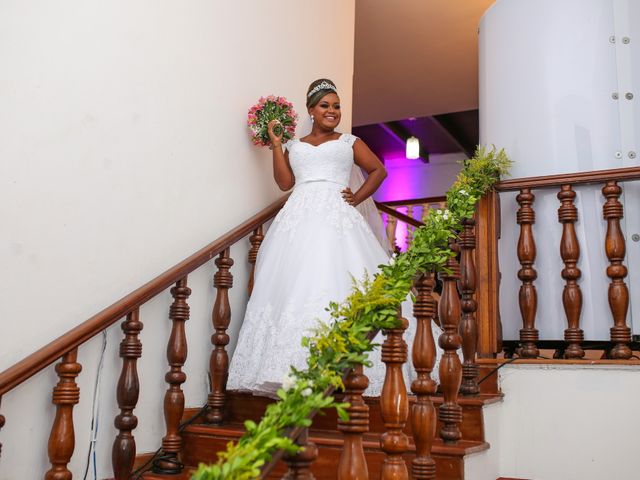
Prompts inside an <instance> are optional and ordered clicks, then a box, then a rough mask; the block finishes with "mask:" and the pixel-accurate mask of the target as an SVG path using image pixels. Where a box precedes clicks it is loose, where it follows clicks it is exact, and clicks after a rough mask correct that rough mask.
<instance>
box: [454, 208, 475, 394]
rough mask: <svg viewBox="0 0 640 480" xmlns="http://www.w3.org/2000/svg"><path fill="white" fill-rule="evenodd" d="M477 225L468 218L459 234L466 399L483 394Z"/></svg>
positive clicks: (463, 369)
mask: <svg viewBox="0 0 640 480" xmlns="http://www.w3.org/2000/svg"><path fill="white" fill-rule="evenodd" d="M475 224H476V221H475V220H474V219H473V218H468V219H465V220H463V221H462V226H463V230H462V232H461V233H460V240H459V241H458V244H459V245H460V251H461V253H460V293H461V296H462V300H461V302H460V307H461V308H462V319H461V321H460V335H461V336H462V356H463V359H464V362H463V364H462V384H461V386H460V393H462V394H463V395H477V394H479V393H480V387H479V385H478V374H479V371H480V368H479V367H478V364H477V363H476V350H477V345H478V325H477V323H476V310H477V309H478V304H477V303H476V300H475V294H476V265H475V261H474V259H473V257H474V255H475V248H476V234H475V231H474V227H475Z"/></svg>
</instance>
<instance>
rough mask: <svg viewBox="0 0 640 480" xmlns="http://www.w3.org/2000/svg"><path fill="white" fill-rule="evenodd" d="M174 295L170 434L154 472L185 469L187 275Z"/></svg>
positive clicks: (167, 405) (167, 395) (169, 348)
mask: <svg viewBox="0 0 640 480" xmlns="http://www.w3.org/2000/svg"><path fill="white" fill-rule="evenodd" d="M171 295H172V296H173V298H174V301H173V304H172V305H171V307H170V309H169V318H170V319H171V322H172V326H171V335H170V337H169V343H168V345H167V360H168V362H169V367H170V368H169V371H168V372H167V374H166V375H165V380H166V381H167V383H168V384H169V388H168V389H167V392H166V393H165V396H164V420H165V424H166V426H167V434H166V435H165V437H164V438H163V439H162V452H163V455H162V456H161V457H160V458H159V459H158V460H157V461H156V462H154V466H153V469H154V472H156V473H167V474H175V473H179V472H180V471H181V470H182V464H181V463H180V460H179V455H180V452H181V450H182V437H181V435H180V431H179V427H180V420H181V419H182V414H183V413H184V392H183V391H182V388H181V385H182V384H183V383H184V382H185V381H186V380H187V375H186V374H185V373H184V372H183V371H182V367H183V365H184V363H185V362H186V360H187V337H186V335H185V330H184V324H185V322H186V321H187V320H189V304H188V303H187V299H188V298H189V295H191V289H190V288H189V287H187V278H186V277H185V278H182V279H181V280H178V283H176V286H175V287H173V288H172V289H171Z"/></svg>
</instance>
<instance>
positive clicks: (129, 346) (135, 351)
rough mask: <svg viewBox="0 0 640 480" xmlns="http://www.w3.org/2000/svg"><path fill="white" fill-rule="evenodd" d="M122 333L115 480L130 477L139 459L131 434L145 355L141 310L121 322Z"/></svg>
mask: <svg viewBox="0 0 640 480" xmlns="http://www.w3.org/2000/svg"><path fill="white" fill-rule="evenodd" d="M122 331H123V332H124V335H125V336H124V339H123V340H122V342H121V343H120V358H122V371H121V372H120V378H119V379H118V390H117V393H116V397H117V399H118V408H120V414H119V415H118V416H117V417H116V418H115V421H114V425H115V427H116V428H117V429H118V435H117V436H116V439H115V441H114V442H113V448H112V450H111V463H112V465H113V475H114V479H115V480H129V479H130V478H131V472H132V470H133V462H134V460H135V458H136V440H135V438H134V436H133V435H132V433H131V432H132V430H133V429H134V428H136V426H137V425H138V418H137V417H136V416H135V415H134V414H133V410H134V409H135V408H136V405H137V403H138V395H139V393H140V382H139V380H138V368H137V363H138V358H140V357H141V356H142V343H141V342H140V339H139V338H138V335H139V334H140V332H141V331H142V322H140V320H139V310H138V309H136V310H134V311H132V312H131V313H129V315H127V319H126V320H125V321H124V322H122Z"/></svg>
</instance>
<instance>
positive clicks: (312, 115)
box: [310, 115, 313, 123]
mask: <svg viewBox="0 0 640 480" xmlns="http://www.w3.org/2000/svg"><path fill="white" fill-rule="evenodd" d="M310 117H311V123H313V115H310Z"/></svg>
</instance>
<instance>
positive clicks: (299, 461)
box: [282, 428, 318, 480]
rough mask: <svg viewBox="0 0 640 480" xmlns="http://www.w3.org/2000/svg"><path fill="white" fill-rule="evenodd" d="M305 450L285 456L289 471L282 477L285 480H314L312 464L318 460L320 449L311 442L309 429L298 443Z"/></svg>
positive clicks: (303, 433) (301, 435)
mask: <svg viewBox="0 0 640 480" xmlns="http://www.w3.org/2000/svg"><path fill="white" fill-rule="evenodd" d="M296 443H297V444H298V445H300V446H301V447H304V450H302V451H301V452H298V453H296V454H295V455H285V457H284V461H285V463H286V464H287V466H288V467H289V471H288V472H287V473H286V474H285V476H284V477H282V479H283V480H314V479H315V477H314V476H313V474H312V473H311V464H312V463H313V462H314V460H315V459H316V458H318V447H316V445H315V443H313V442H311V441H309V429H308V428H305V429H304V430H303V432H302V433H301V434H300V436H299V437H298V440H297V441H296Z"/></svg>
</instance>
